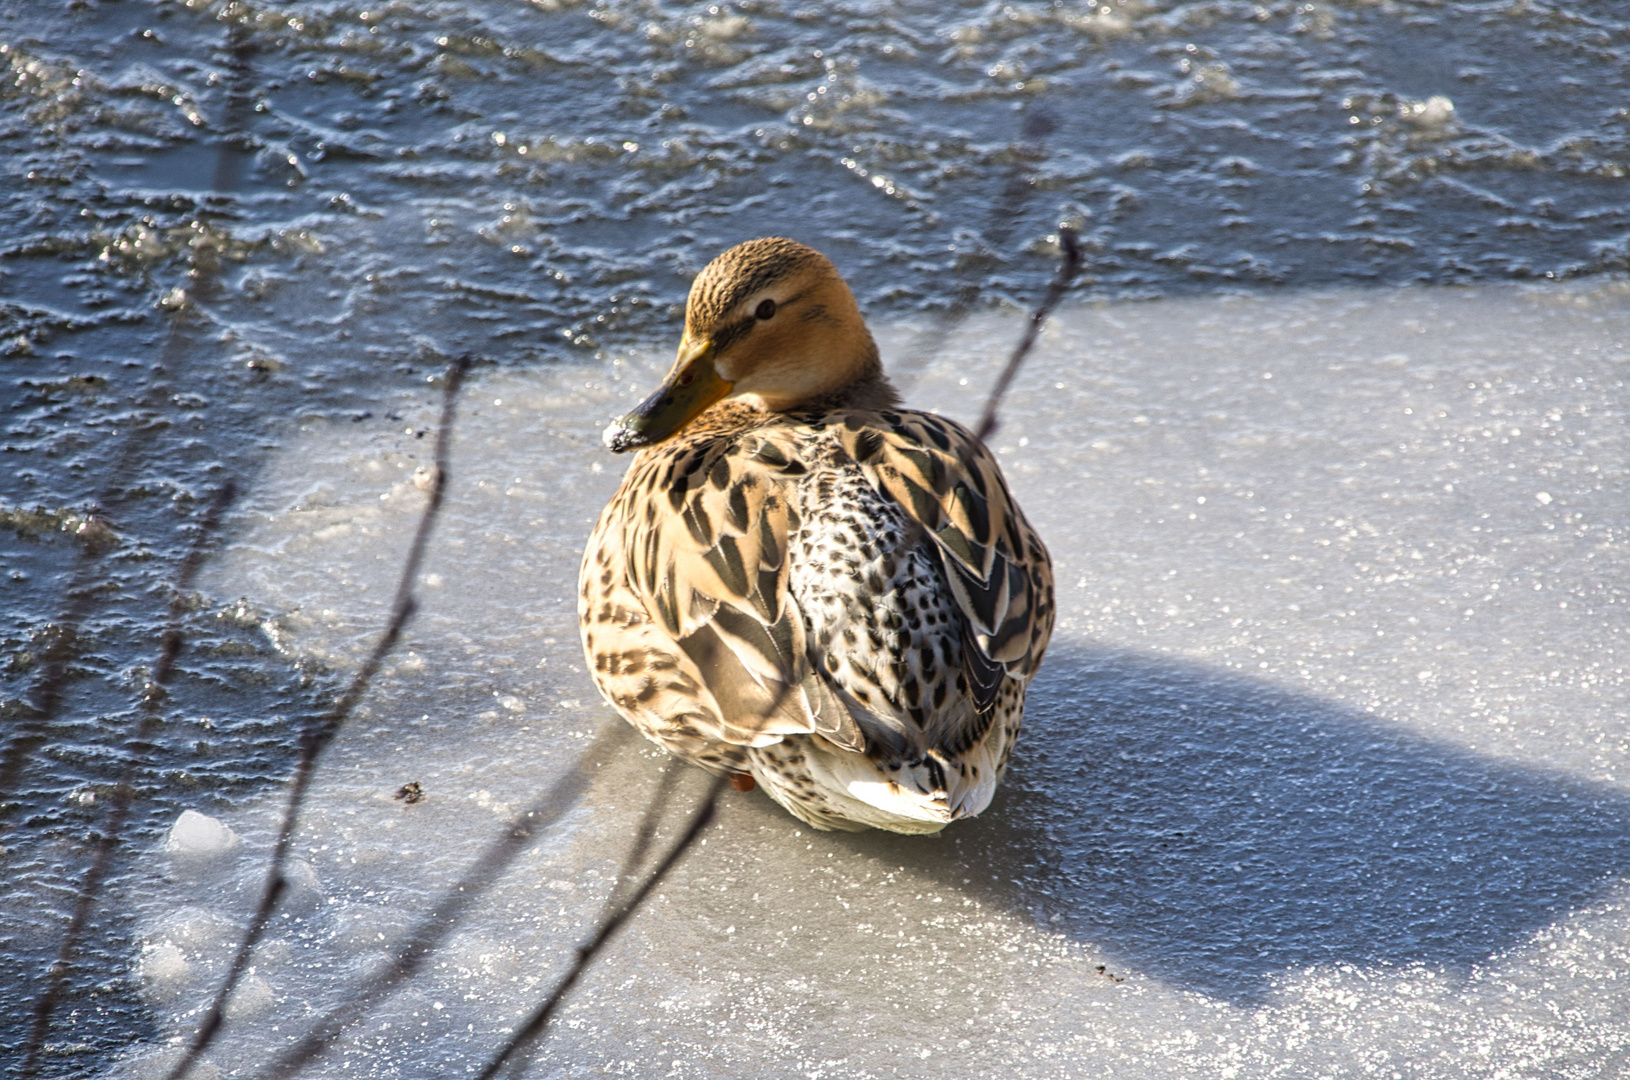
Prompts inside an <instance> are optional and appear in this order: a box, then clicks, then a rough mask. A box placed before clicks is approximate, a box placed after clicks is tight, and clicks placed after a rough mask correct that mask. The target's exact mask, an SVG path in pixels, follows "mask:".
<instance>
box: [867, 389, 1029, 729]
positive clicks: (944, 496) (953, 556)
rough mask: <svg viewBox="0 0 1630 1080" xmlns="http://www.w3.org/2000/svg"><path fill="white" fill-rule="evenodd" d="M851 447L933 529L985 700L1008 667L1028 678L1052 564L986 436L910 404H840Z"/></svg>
mask: <svg viewBox="0 0 1630 1080" xmlns="http://www.w3.org/2000/svg"><path fill="white" fill-rule="evenodd" d="M839 416H840V418H841V419H840V423H841V424H842V427H841V438H842V441H843V445H844V448H845V450H846V451H847V452H848V453H849V454H850V455H851V456H852V457H853V458H854V460H855V461H856V462H858V463H859V464H860V466H861V467H862V468H863V469H864V470H865V472H866V475H867V478H868V479H869V480H870V481H871V482H872V484H873V485H874V486H875V487H876V488H877V489H878V490H879V491H881V492H883V493H884V494H886V495H887V496H888V497H889V498H890V499H892V500H893V501H894V502H895V503H896V504H897V505H898V506H900V507H901V508H902V509H903V510H904V511H905V512H906V513H907V514H908V515H909V516H910V517H911V518H912V519H914V520H915V521H916V522H917V523H918V524H920V525H921V526H922V527H923V529H924V530H925V531H926V532H927V533H928V535H930V536H932V537H933V539H934V543H935V546H936V547H937V549H938V550H939V553H940V558H941V561H942V562H943V564H944V567H945V570H946V578H947V580H948V582H949V584H950V586H951V591H952V593H953V595H954V596H955V597H956V602H957V606H958V608H959V609H960V610H961V612H962V614H963V616H964V617H965V618H966V619H967V622H968V629H969V636H970V637H971V639H972V642H973V644H974V645H975V646H976V648H974V649H968V650H965V651H964V655H965V660H964V664H965V667H966V670H967V674H968V676H969V681H970V683H971V685H972V688H973V690H974V694H975V698H976V700H977V701H978V704H979V706H980V709H981V710H982V711H983V710H984V709H988V708H989V707H990V703H991V702H992V701H994V699H995V695H996V693H997V691H998V689H999V687H1000V683H1001V673H1008V674H1012V675H1015V676H1018V677H1020V678H1024V679H1028V678H1029V677H1030V676H1031V675H1032V674H1034V673H1035V670H1036V668H1037V667H1038V666H1039V665H1040V663H1041V657H1042V653H1043V652H1044V651H1045V649H1046V647H1047V639H1048V637H1049V636H1050V634H1051V633H1052V626H1053V568H1052V562H1051V561H1050V559H1049V558H1048V555H1047V549H1046V548H1045V547H1044V546H1043V545H1042V542H1041V539H1040V537H1038V536H1037V535H1036V533H1035V530H1034V529H1032V528H1031V527H1030V524H1029V522H1027V521H1026V520H1025V519H1024V515H1023V513H1021V512H1020V510H1019V507H1018V505H1017V504H1016V503H1015V502H1014V501H1013V496H1012V495H1011V494H1010V493H1009V492H1008V489H1007V483H1006V482H1005V481H1004V480H1003V478H1002V473H1001V470H1000V469H999V468H998V467H997V464H996V461H995V459H994V458H992V457H991V454H990V451H989V450H988V449H986V447H985V445H984V444H983V443H981V442H980V441H979V440H978V439H977V438H975V437H974V435H973V433H972V432H970V431H968V430H967V429H966V428H964V427H963V426H962V425H960V424H958V423H956V422H955V421H952V420H947V419H945V418H944V417H940V416H934V415H931V414H928V413H919V412H913V411H908V410H898V411H887V412H883V413H881V414H879V413H869V412H850V413H844V414H839Z"/></svg>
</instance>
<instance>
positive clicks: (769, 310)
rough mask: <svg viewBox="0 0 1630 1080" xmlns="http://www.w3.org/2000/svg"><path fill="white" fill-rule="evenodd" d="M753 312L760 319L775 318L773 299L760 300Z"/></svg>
mask: <svg viewBox="0 0 1630 1080" xmlns="http://www.w3.org/2000/svg"><path fill="white" fill-rule="evenodd" d="M753 314H754V315H756V316H758V317H759V318H760V319H773V318H775V301H774V300H760V301H759V304H758V308H757V310H755V311H754V312H753Z"/></svg>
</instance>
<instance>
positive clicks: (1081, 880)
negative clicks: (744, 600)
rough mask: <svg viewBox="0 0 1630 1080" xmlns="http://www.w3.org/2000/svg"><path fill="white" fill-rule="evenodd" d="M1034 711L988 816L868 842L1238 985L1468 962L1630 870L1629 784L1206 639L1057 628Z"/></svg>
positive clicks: (1148, 957) (1212, 986)
mask: <svg viewBox="0 0 1630 1080" xmlns="http://www.w3.org/2000/svg"><path fill="white" fill-rule="evenodd" d="M1028 713H1029V718H1028V720H1027V731H1026V737H1025V738H1024V740H1022V741H1021V743H1020V752H1019V757H1018V758H1017V759H1016V760H1015V762H1014V765H1013V768H1012V770H1011V771H1010V772H1009V774H1008V779H1007V782H1006V784H1005V786H1004V789H1003V790H1002V791H1001V793H1000V794H999V795H998V796H997V801H996V802H995V804H994V805H993V806H992V807H991V809H990V810H989V811H987V812H986V814H985V816H984V817H982V818H980V819H978V820H977V821H974V822H970V823H967V824H965V825H962V826H960V827H953V828H952V830H951V831H950V832H949V833H948V834H947V838H946V839H945V840H943V841H941V842H940V843H933V842H932V841H930V842H928V843H926V844H924V843H922V842H921V841H918V842H916V843H913V842H911V841H910V840H907V839H905V838H895V837H885V836H882V835H880V834H872V835H867V836H859V837H856V838H855V840H854V842H855V843H856V845H857V846H860V847H863V848H866V849H872V850H874V851H875V853H876V854H878V855H880V856H882V857H885V858H888V859H892V860H894V861H896V862H899V863H902V864H905V865H908V866H915V868H917V869H918V870H919V871H920V872H922V873H924V874H926V875H930V876H937V877H942V878H947V879H948V880H947V881H946V885H947V886H948V887H954V888H955V887H959V888H962V889H964V890H971V891H972V892H973V893H974V894H975V895H980V896H982V897H983V898H985V899H988V900H990V901H993V902H995V903H997V904H998V905H1000V906H1003V907H1005V908H1007V909H1009V910H1014V911H1017V912H1020V913H1023V914H1025V915H1027V916H1029V917H1030V918H1032V919H1034V920H1035V921H1036V922H1037V923H1038V924H1040V925H1042V926H1044V927H1047V928H1050V929H1054V930H1058V931H1060V932H1063V933H1067V934H1069V935H1070V936H1071V937H1074V938H1077V939H1078V940H1081V941H1083V942H1086V943H1089V944H1091V945H1092V946H1093V947H1094V948H1095V949H1097V950H1101V951H1102V953H1103V954H1104V955H1105V956H1106V957H1107V958H1109V959H1111V960H1112V961H1113V962H1115V963H1119V964H1123V965H1126V966H1128V967H1130V968H1132V969H1134V970H1137V971H1140V972H1142V973H1145V974H1148V975H1151V976H1154V977H1156V978H1159V979H1161V980H1163V981H1166V982H1168V983H1170V984H1172V985H1175V986H1178V987H1182V988H1184V989H1189V990H1195V991H1199V992H1201V993H1204V994H1206V995H1209V996H1211V997H1214V998H1220V999H1224V1000H1227V1001H1230V1002H1232V1003H1234V1004H1239V1005H1255V1004H1260V1003H1261V1002H1262V1001H1263V1000H1264V999H1265V998H1266V997H1267V995H1268V994H1269V993H1270V992H1271V990H1272V985H1273V981H1274V977H1275V976H1276V975H1279V974H1281V973H1284V972H1288V971H1293V970H1295V969H1298V968H1302V967H1306V966H1309V965H1314V964H1321V965H1327V964H1342V963H1351V964H1361V965H1377V964H1381V965H1403V964H1409V963H1417V962H1419V963H1426V964H1431V965H1443V966H1447V967H1450V968H1461V969H1464V968H1466V967H1469V966H1470V965H1473V964H1475V963H1477V962H1479V961H1482V960H1486V959H1488V958H1489V957H1490V956H1491V955H1493V954H1495V953H1497V952H1500V951H1501V950H1504V949H1507V948H1510V947H1512V946H1514V945H1518V944H1520V943H1522V942H1523V941H1525V940H1527V939H1528V938H1529V936H1531V935H1532V934H1533V933H1534V932H1535V931H1537V930H1538V929H1540V928H1541V927H1544V926H1546V925H1549V924H1551V923H1552V922H1554V921H1555V920H1556V919H1557V918H1558V917H1560V916H1562V915H1564V914H1565V913H1566V912H1567V911H1568V910H1570V909H1573V908H1575V907H1578V906H1580V905H1582V904H1583V903H1585V902H1587V901H1588V900H1589V899H1590V898H1591V896H1592V895H1593V894H1594V893H1595V892H1596V891H1597V890H1598V889H1600V888H1601V887H1602V886H1603V885H1604V884H1605V883H1606V882H1607V881H1608V880H1609V879H1611V878H1613V877H1614V876H1616V875H1620V874H1624V873H1627V872H1630V842H1627V841H1630V797H1626V796H1625V794H1624V793H1622V792H1619V791H1615V790H1613V789H1610V788H1607V787H1604V786H1602V785H1599V784H1593V783H1590V782H1588V781H1582V780H1579V779H1576V778H1571V777H1568V776H1565V775H1563V774H1560V773H1554V772H1547V771H1544V770H1541V769H1537V768H1533V767H1528V766H1523V765H1520V764H1514V763H1511V762H1504V761H1498V760H1493V759H1490V758H1487V757H1484V756H1481V755H1478V754H1476V753H1473V752H1470V751H1467V750H1464V749H1460V748H1456V747H1452V746H1448V745H1445V744H1442V743H1437V742H1431V741H1427V740H1424V739H1422V738H1421V737H1419V736H1418V735H1414V734H1411V733H1410V732H1408V731H1406V730H1404V729H1403V728H1401V727H1400V726H1398V725H1395V724H1390V723H1388V722H1386V721H1385V720H1381V719H1378V718H1376V717H1373V716H1370V715H1367V714H1364V713H1360V712H1357V711H1355V710H1353V709H1351V708H1350V707H1347V706H1343V705H1336V704H1332V703H1330V702H1328V701H1321V700H1319V699H1318V698H1315V697H1311V696H1308V695H1304V694H1299V693H1296V692H1294V691H1291V690H1287V689H1282V688H1278V687H1274V686H1270V685H1267V684H1263V683H1257V682H1252V681H1249V680H1247V679H1244V678H1242V677H1240V676H1237V675H1234V674H1232V673H1228V672H1223V671H1219V670H1217V669H1213V668H1207V667H1204V666H1202V665H1198V664H1194V663H1191V662H1186V661H1181V660H1173V659H1170V658H1165V657H1158V656H1150V655H1138V654H1133V653H1128V652H1124V651H1109V650H1091V649H1081V648H1069V647H1064V648H1056V649H1055V650H1054V651H1053V652H1051V653H1049V655H1048V658H1047V663H1046V666H1045V668H1044V669H1043V674H1042V677H1041V679H1040V680H1039V681H1038V683H1037V684H1036V686H1035V687H1034V688H1033V691H1032V694H1031V698H1030V707H1029V710H1028ZM965 879H967V880H968V881H969V882H970V883H969V884H967V885H963V884H962V882H963V881H964V880H965Z"/></svg>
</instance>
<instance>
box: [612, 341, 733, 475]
mask: <svg viewBox="0 0 1630 1080" xmlns="http://www.w3.org/2000/svg"><path fill="white" fill-rule="evenodd" d="M717 351H718V350H717V348H716V347H715V345H714V344H713V340H712V339H711V338H707V339H704V340H702V341H692V340H691V339H690V338H686V339H685V340H684V341H682V342H680V345H679V357H678V359H676V360H675V361H674V366H673V370H672V371H670V372H668V377H667V378H666V379H664V380H663V381H662V385H661V386H660V387H659V388H658V389H657V392H656V393H654V394H652V395H651V396H650V397H648V398H646V399H645V400H644V401H642V402H640V405H639V408H637V409H635V410H634V411H633V412H631V413H629V414H628V415H627V416H625V417H623V418H622V419H621V420H615V421H613V422H612V424H611V426H610V427H608V428H606V430H605V432H604V434H603V435H602V436H601V439H602V441H604V442H605V444H606V446H608V447H609V448H610V449H611V450H612V452H614V453H618V454H620V453H622V452H623V451H625V450H638V449H639V448H641V447H642V446H655V445H656V444H657V443H659V442H662V441H663V440H665V439H670V438H672V437H673V436H675V435H677V434H679V432H680V431H681V430H683V429H684V427H685V425H686V424H688V423H690V422H691V421H692V420H694V419H696V418H697V417H698V416H700V415H701V414H702V413H703V411H705V410H706V409H707V407H708V406H709V405H712V404H713V403H714V402H716V401H718V400H719V399H720V398H722V397H724V396H725V395H726V394H728V393H730V388H731V386H732V384H731V383H728V382H725V381H724V380H723V379H721V378H719V373H718V371H717V370H716V369H715V368H714V366H713V358H714V356H715V354H716V353H717Z"/></svg>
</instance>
